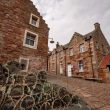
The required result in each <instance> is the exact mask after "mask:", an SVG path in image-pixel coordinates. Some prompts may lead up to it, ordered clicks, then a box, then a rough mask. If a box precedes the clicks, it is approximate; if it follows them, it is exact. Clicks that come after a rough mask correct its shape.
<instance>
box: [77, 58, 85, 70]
mask: <svg viewBox="0 0 110 110" xmlns="http://www.w3.org/2000/svg"><path fill="white" fill-rule="evenodd" d="M80 61H82V62H83V63H82V64H80V63H79V62H80ZM79 62H78V69H79V72H84V61H83V60H79ZM80 66H81V67H83V68H82V69H81V68H79V67H80Z"/></svg>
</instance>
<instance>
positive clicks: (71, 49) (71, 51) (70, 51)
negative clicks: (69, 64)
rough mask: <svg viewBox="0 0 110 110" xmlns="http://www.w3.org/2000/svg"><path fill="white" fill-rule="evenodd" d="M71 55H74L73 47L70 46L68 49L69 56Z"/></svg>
mask: <svg viewBox="0 0 110 110" xmlns="http://www.w3.org/2000/svg"><path fill="white" fill-rule="evenodd" d="M73 55H74V52H73V48H70V49H69V56H73Z"/></svg>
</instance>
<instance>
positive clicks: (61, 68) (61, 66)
mask: <svg viewBox="0 0 110 110" xmlns="http://www.w3.org/2000/svg"><path fill="white" fill-rule="evenodd" d="M60 74H63V65H62V64H61V63H60Z"/></svg>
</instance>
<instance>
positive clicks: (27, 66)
mask: <svg viewBox="0 0 110 110" xmlns="http://www.w3.org/2000/svg"><path fill="white" fill-rule="evenodd" d="M21 60H26V61H27V65H26V69H25V70H22V71H23V72H27V71H28V68H29V59H28V58H24V57H20V58H19V63H21Z"/></svg>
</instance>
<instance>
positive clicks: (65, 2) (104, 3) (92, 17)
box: [32, 0, 110, 50]
mask: <svg viewBox="0 0 110 110" xmlns="http://www.w3.org/2000/svg"><path fill="white" fill-rule="evenodd" d="M32 1H33V3H34V5H36V7H37V9H38V11H39V12H40V13H41V15H42V16H43V18H44V19H45V21H46V23H47V24H48V26H49V28H50V32H49V38H53V39H54V41H55V43H54V44H50V43H49V48H50V50H52V49H53V48H55V45H56V43H57V42H59V43H60V44H61V45H64V44H66V43H68V42H69V41H70V39H71V37H72V35H73V34H74V32H78V33H80V34H82V35H85V34H87V33H89V32H91V31H92V30H94V23H96V22H98V23H100V25H101V29H102V32H103V33H104V35H105V37H106V39H107V40H108V42H109V44H110V0H32Z"/></svg>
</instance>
